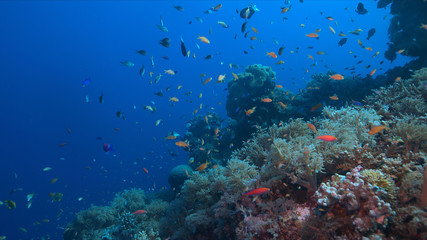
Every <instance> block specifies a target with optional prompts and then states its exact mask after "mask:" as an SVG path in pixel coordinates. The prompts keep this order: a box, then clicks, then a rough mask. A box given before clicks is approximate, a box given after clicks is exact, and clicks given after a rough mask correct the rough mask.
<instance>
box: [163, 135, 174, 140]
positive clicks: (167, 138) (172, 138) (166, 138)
mask: <svg viewBox="0 0 427 240" xmlns="http://www.w3.org/2000/svg"><path fill="white" fill-rule="evenodd" d="M174 139H176V137H175V136H174V135H169V136H167V137H165V140H174Z"/></svg>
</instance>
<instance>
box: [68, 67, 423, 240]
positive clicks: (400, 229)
mask: <svg viewBox="0 0 427 240" xmlns="http://www.w3.org/2000/svg"><path fill="white" fill-rule="evenodd" d="M238 76H239V78H238V79H235V80H233V81H231V82H232V83H230V85H229V87H230V89H233V90H232V91H231V92H230V95H229V97H232V96H235V97H236V98H239V97H240V98H242V99H243V100H242V102H239V103H238V104H246V105H242V107H243V108H241V109H243V110H240V109H239V110H238V111H235V108H234V107H236V106H237V105H236V106H234V105H233V104H235V102H233V100H232V99H229V100H230V102H229V103H228V104H230V106H228V107H227V110H228V112H229V114H230V115H232V116H233V119H231V120H229V121H228V123H227V125H226V126H223V125H222V123H223V122H224V121H223V120H222V119H221V118H219V117H218V116H217V115H215V114H214V113H209V114H207V115H205V116H195V117H194V118H193V119H192V120H191V121H190V124H189V127H188V132H187V133H186V134H185V136H184V139H182V140H186V141H187V142H189V143H190V147H189V148H188V149H187V150H188V151H189V153H190V159H194V162H192V164H191V167H192V168H193V169H198V170H199V171H189V170H191V169H189V167H188V166H186V165H184V166H185V167H183V166H178V167H177V168H176V169H174V170H173V171H172V173H171V176H174V177H173V178H172V179H171V180H170V182H171V186H175V188H180V189H181V190H180V191H179V192H178V191H177V192H174V195H175V196H176V197H175V198H174V199H173V200H171V199H170V198H169V199H168V202H166V201H165V200H162V199H159V197H156V196H149V195H147V194H145V193H144V192H143V191H141V190H130V191H125V192H123V193H121V194H117V196H116V198H115V199H114V201H113V202H112V203H111V206H108V207H92V208H90V209H88V210H86V211H83V212H81V213H79V214H78V215H77V219H76V220H75V221H74V222H73V223H71V224H70V225H69V226H68V227H67V230H66V231H65V232H64V239H157V238H159V237H161V238H162V239H163V238H170V239H190V240H192V239H396V238H400V239H425V238H426V237H427V219H426V216H427V208H426V206H425V202H426V201H427V197H426V196H427V194H426V193H427V190H426V189H427V170H425V169H427V167H425V166H427V152H426V142H427V139H426V136H427V132H426V129H427V124H426V119H427V118H426V117H427V116H426V110H427V109H426V104H425V103H426V89H427V88H426V79H427V77H426V76H427V70H426V69H422V70H419V71H416V72H414V75H413V76H412V79H407V80H406V79H405V80H400V81H397V82H395V83H394V84H393V85H392V86H389V87H384V88H380V89H379V90H376V91H374V95H371V96H369V97H367V98H366V100H365V102H366V103H367V104H365V105H364V106H345V107H341V106H339V105H338V104H337V105H336V106H322V108H319V109H318V110H315V111H309V113H304V114H300V116H302V117H303V118H293V119H290V116H291V115H287V114H289V113H292V112H298V111H305V112H307V110H301V109H298V107H297V106H303V105H304V103H305V102H306V101H308V100H310V99H314V98H317V96H316V94H312V93H309V92H308V91H306V90H304V91H303V92H302V93H301V94H298V95H291V97H290V95H289V94H286V93H284V91H283V90H281V89H278V88H274V81H273V79H274V73H273V72H272V71H271V70H270V69H269V68H266V67H262V66H260V65H253V66H250V67H248V68H247V69H246V71H245V73H241V74H239V75H238ZM314 78H315V80H316V81H317V83H315V82H311V83H310V84H313V85H310V87H311V89H310V90H313V88H314V89H315V88H316V86H320V87H319V89H318V90H320V89H322V86H323V87H324V86H327V84H334V83H330V82H329V83H328V81H329V80H328V79H326V77H325V76H324V75H318V76H315V77H314ZM241 79H245V81H246V83H244V82H243V80H242V82H241V81H239V80H241ZM326 80H328V81H326ZM251 81H253V82H251ZM361 81H362V82H363V80H361ZM242 84H246V85H245V87H248V88H249V91H248V93H249V94H248V95H247V96H246V97H245V96H244V94H245V93H244V92H243V88H242V86H243V85H242ZM317 84H318V85H317ZM337 86H338V85H337ZM329 87H330V88H333V87H334V86H329ZM335 87H336V86H335ZM263 88H267V89H269V91H268V92H263V91H264V89H263ZM338 89H339V88H338ZM308 90H309V89H308ZM364 91H365V90H364ZM329 93H330V92H322V93H320V94H323V97H325V96H327V95H329ZM242 94H243V95H242ZM323 97H321V98H323ZM261 98H270V99H271V102H263V101H260V99H261ZM291 98H293V99H294V100H293V102H292V104H290V102H291V101H292V100H291ZM321 98H319V100H320V99H321ZM245 99H246V100H245ZM284 99H285V100H286V103H288V104H289V106H288V108H287V109H281V108H278V107H277V106H278V105H277V104H278V102H279V101H282V100H283V101H285V100H284ZM347 100H348V101H350V98H348V99H347ZM236 101H240V99H236ZM282 103H283V102H282ZM267 104H269V105H267ZM408 104H411V105H410V106H407V105H408ZM253 106H256V111H255V112H254V113H253V114H254V115H250V116H247V115H246V113H245V112H244V110H247V109H249V108H252V107H253ZM405 106H406V107H405ZM258 110H259V112H258V114H259V115H257V114H256V113H257V111H258ZM230 111H231V112H232V113H231V112H230ZM264 111H265V112H264ZM267 111H268V112H269V113H266V112H267ZM264 114H265V115H264ZM252 116H253V118H252ZM284 116H285V117H284ZM297 116H298V115H297ZM281 117H284V118H283V119H282V118H281ZM309 117H311V119H309V120H308V118H309ZM264 118H269V119H268V120H266V119H264ZM279 119H280V121H279ZM261 121H263V122H262V123H261ZM248 127H250V130H248V129H247V128H248ZM242 131H244V133H243V136H242V135H240V134H242ZM237 136H238V137H237ZM325 136H327V138H324V137H325ZM223 139H226V140H223ZM243 139H244V140H245V141H244V142H243V141H242V142H243V143H242V146H234V147H233V148H230V146H231V145H230V144H231V143H235V142H236V141H241V140H243ZM235 145H238V144H235ZM232 149H234V150H233V151H232ZM231 151H232V152H231ZM192 161H193V160H192ZM201 164H205V165H203V168H201V167H199V166H200V165H201ZM183 169H184V170H183ZM185 170H187V172H185ZM181 185H182V187H181ZM260 189H262V190H263V191H256V193H253V190H260ZM163 199H165V198H163ZM169 201H170V202H169ZM140 209H144V210H146V211H147V213H146V214H144V215H135V214H132V212H134V211H136V210H140Z"/></svg>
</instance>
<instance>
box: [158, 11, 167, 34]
mask: <svg viewBox="0 0 427 240" xmlns="http://www.w3.org/2000/svg"><path fill="white" fill-rule="evenodd" d="M156 26H157V28H158V29H159V30H160V31H162V32H168V28H167V27H166V26H165V24H164V23H163V18H162V15H160V25H156Z"/></svg>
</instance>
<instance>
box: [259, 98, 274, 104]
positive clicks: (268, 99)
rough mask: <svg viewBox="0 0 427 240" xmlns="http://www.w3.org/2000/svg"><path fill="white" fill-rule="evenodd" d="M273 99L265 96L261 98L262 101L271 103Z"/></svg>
mask: <svg viewBox="0 0 427 240" xmlns="http://www.w3.org/2000/svg"><path fill="white" fill-rule="evenodd" d="M272 101H273V100H272V99H271V98H263V99H261V102H265V103H269V102H272Z"/></svg>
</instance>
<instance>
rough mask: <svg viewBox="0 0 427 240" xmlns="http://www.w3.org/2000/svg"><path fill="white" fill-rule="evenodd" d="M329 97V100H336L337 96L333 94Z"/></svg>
mask: <svg viewBox="0 0 427 240" xmlns="http://www.w3.org/2000/svg"><path fill="white" fill-rule="evenodd" d="M329 99H331V100H338V97H337V96H335V95H334V96H330V97H329Z"/></svg>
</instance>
